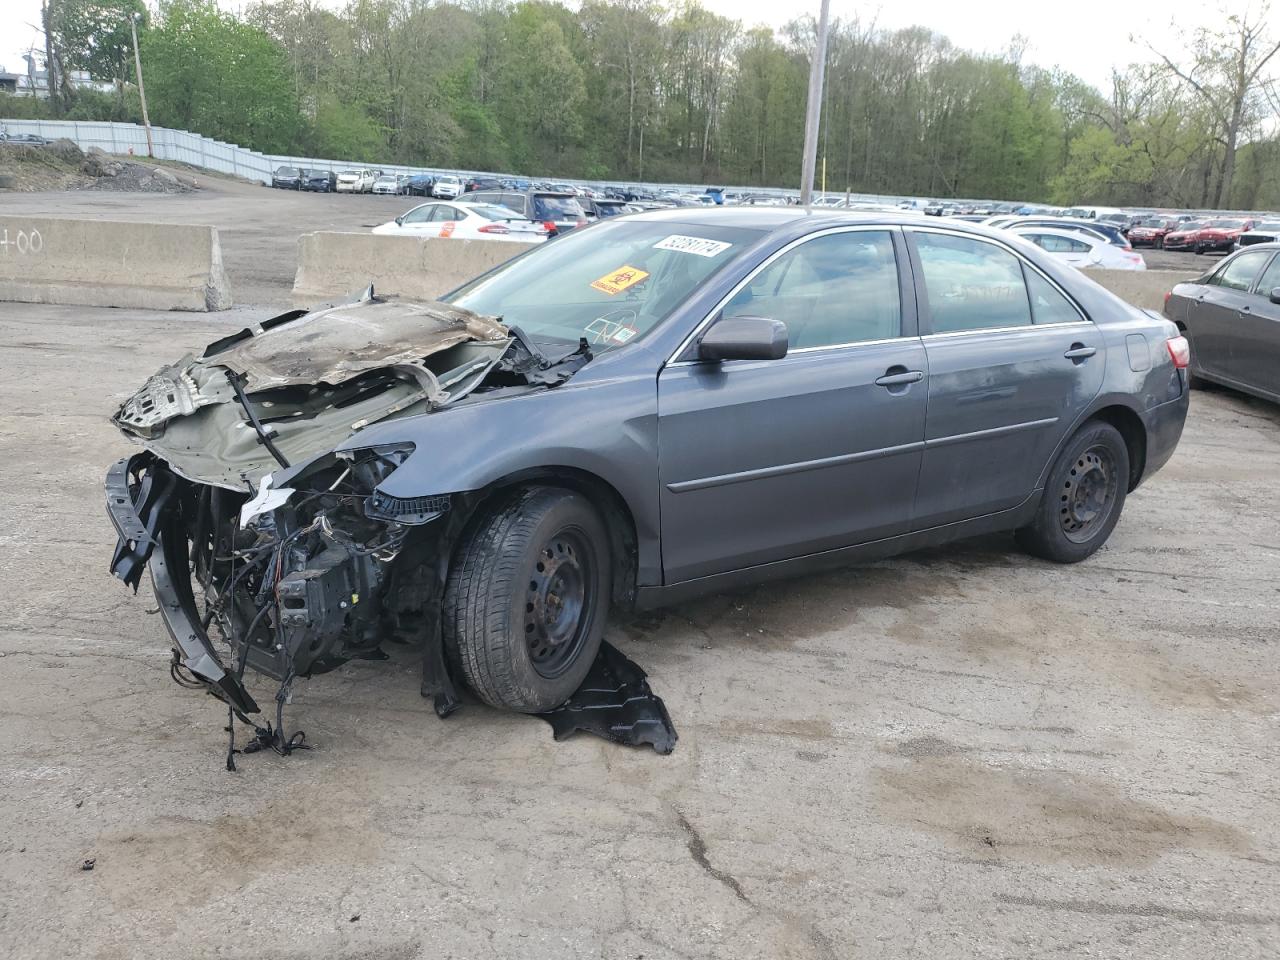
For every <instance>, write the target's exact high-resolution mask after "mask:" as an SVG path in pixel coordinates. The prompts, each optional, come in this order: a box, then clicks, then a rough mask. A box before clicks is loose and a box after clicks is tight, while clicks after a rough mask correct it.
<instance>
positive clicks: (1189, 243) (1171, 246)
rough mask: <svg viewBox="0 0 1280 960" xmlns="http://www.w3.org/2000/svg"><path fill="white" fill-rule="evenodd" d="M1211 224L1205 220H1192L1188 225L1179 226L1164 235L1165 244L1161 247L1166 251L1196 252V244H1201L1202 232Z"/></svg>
mask: <svg viewBox="0 0 1280 960" xmlns="http://www.w3.org/2000/svg"><path fill="white" fill-rule="evenodd" d="M1208 225H1209V224H1208V223H1207V222H1205V221H1203V220H1190V221H1188V222H1186V223H1183V224H1179V225H1178V226H1177V227H1175V228H1174V229H1173V230H1171V231H1169V232H1168V233H1166V234H1165V235H1164V242H1163V243H1162V244H1161V246H1163V247H1164V249H1166V250H1195V251H1196V252H1197V253H1199V252H1200V251H1199V250H1197V249H1196V244H1197V243H1198V242H1199V238H1200V231H1201V230H1203V229H1204V228H1205V227H1207V226H1208Z"/></svg>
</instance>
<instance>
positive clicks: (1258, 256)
mask: <svg viewBox="0 0 1280 960" xmlns="http://www.w3.org/2000/svg"><path fill="white" fill-rule="evenodd" d="M1269 256H1271V254H1270V252H1269V251H1266V250H1259V251H1257V252H1256V253H1242V254H1240V256H1238V257H1236V258H1235V259H1234V260H1229V261H1227V263H1225V264H1223V265H1222V267H1221V268H1220V269H1219V270H1218V272H1217V273H1215V274H1214V275H1213V276H1212V277H1210V278H1209V284H1210V286H1214V287H1226V288H1227V289H1229V290H1248V289H1249V288H1250V287H1252V286H1253V278H1254V277H1256V276H1257V275H1258V271H1259V270H1261V269H1262V265H1263V264H1264V263H1265V262H1266V260H1267V258H1268V257H1269Z"/></svg>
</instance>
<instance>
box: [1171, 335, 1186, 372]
mask: <svg viewBox="0 0 1280 960" xmlns="http://www.w3.org/2000/svg"><path fill="white" fill-rule="evenodd" d="M1164 344H1165V346H1166V347H1168V348H1169V356H1170V357H1171V358H1172V359H1173V365H1174V366H1175V367H1177V368H1178V369H1179V370H1185V369H1186V368H1187V364H1189V363H1190V362H1191V344H1189V343H1188V342H1187V338H1186V337H1183V336H1177V337H1170V338H1169V339H1168V340H1166V341H1165V342H1164Z"/></svg>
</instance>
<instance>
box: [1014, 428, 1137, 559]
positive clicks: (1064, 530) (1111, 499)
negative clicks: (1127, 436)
mask: <svg viewBox="0 0 1280 960" xmlns="http://www.w3.org/2000/svg"><path fill="white" fill-rule="evenodd" d="M1128 486H1129V450H1128V448H1127V447H1126V446H1125V442H1124V437H1122V436H1121V435H1120V431H1119V430H1117V429H1116V428H1115V427H1113V426H1112V425H1111V424H1109V423H1104V422H1102V421H1098V420H1094V421H1090V422H1089V423H1087V424H1085V425H1084V426H1083V427H1081V428H1080V430H1079V431H1077V433H1076V435H1075V436H1074V437H1072V438H1071V440H1070V441H1068V443H1067V445H1066V446H1065V447H1064V448H1063V450H1062V453H1061V454H1059V455H1058V459H1057V461H1055V463H1054V465H1053V469H1052V470H1050V471H1049V479H1048V482H1047V483H1046V484H1045V490H1044V498H1043V499H1042V500H1041V502H1040V507H1039V509H1038V511H1037V513H1036V517H1035V519H1034V520H1033V521H1032V522H1031V524H1030V525H1029V526H1026V527H1023V528H1022V529H1021V530H1019V531H1018V532H1017V539H1018V543H1019V545H1020V546H1021V547H1022V548H1023V549H1024V550H1026V551H1027V552H1028V553H1031V554H1033V555H1035V556H1037V557H1042V558H1043V559H1045V560H1052V561H1054V562H1055V563H1078V562H1079V561H1081V560H1083V559H1085V558H1086V557H1089V556H1091V555H1092V554H1093V553H1094V552H1095V551H1096V550H1097V549H1098V548H1099V547H1101V546H1102V545H1103V544H1104V543H1106V542H1107V538H1108V537H1110V536H1111V531H1112V530H1114V529H1115V525H1116V523H1117V522H1118V521H1119V520H1120V511H1121V510H1122V509H1123V508H1124V500H1125V493H1126V491H1127V490H1128Z"/></svg>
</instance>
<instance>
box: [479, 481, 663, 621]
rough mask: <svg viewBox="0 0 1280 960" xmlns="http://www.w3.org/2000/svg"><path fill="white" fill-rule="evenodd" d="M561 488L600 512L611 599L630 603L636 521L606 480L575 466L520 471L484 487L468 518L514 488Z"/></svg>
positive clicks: (624, 604)
mask: <svg viewBox="0 0 1280 960" xmlns="http://www.w3.org/2000/svg"><path fill="white" fill-rule="evenodd" d="M532 486H547V487H564V488H565V489H568V490H572V491H574V492H575V493H580V494H582V495H583V496H584V497H586V498H587V499H588V500H590V501H591V504H592V506H594V507H595V508H596V509H597V510H599V511H600V515H601V517H602V518H603V519H604V524H605V529H607V530H608V531H609V555H610V558H611V560H612V563H613V602H614V603H615V604H617V605H618V606H620V607H624V608H628V607H631V606H633V605H634V603H635V596H636V571H637V568H638V565H639V561H638V556H637V539H636V522H635V518H634V517H633V516H632V514H631V508H630V507H628V506H627V501H626V500H624V499H623V498H622V494H620V493H618V491H617V489H616V488H615V487H614V486H613V485H612V484H611V483H609V482H608V481H607V480H603V479H601V478H600V477H598V476H597V475H596V474H594V473H591V472H589V471H587V470H580V469H578V468H576V467H538V468H536V469H532V470H521V471H520V472H518V473H513V474H511V475H510V476H506V477H503V478H502V479H501V480H498V481H495V482H494V483H491V484H489V486H487V487H485V489H484V491H483V492H482V493H481V495H480V497H479V499H477V500H476V502H475V503H474V505H473V507H472V509H471V514H470V521H469V522H471V521H474V519H475V518H477V517H479V516H480V515H481V514H482V513H483V512H484V511H485V509H486V508H487V507H488V506H489V505H490V504H491V502H492V501H493V499H494V498H496V497H501V496H503V495H505V494H507V493H509V492H510V491H511V490H512V489H514V488H516V487H532Z"/></svg>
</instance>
